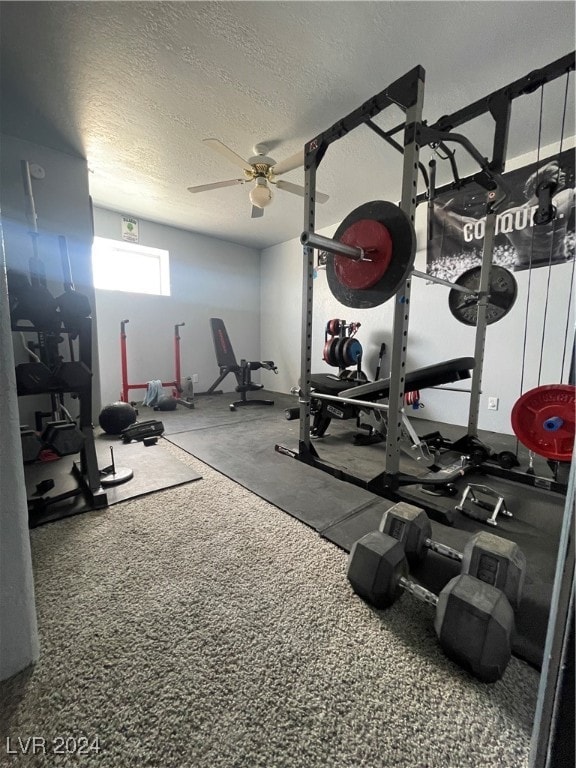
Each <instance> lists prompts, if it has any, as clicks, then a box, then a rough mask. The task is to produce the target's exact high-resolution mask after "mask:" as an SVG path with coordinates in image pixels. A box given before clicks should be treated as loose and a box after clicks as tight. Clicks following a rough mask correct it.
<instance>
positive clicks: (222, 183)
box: [188, 179, 246, 192]
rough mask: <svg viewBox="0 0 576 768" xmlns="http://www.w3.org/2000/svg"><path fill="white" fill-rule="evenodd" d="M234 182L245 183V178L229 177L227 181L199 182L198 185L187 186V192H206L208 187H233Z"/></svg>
mask: <svg viewBox="0 0 576 768" xmlns="http://www.w3.org/2000/svg"><path fill="white" fill-rule="evenodd" d="M236 184H246V179H229V180H228V181H215V182H214V183H213V184H200V186H198V187H188V192H207V191H208V190H209V189H220V188H221V187H233V186H235V185H236Z"/></svg>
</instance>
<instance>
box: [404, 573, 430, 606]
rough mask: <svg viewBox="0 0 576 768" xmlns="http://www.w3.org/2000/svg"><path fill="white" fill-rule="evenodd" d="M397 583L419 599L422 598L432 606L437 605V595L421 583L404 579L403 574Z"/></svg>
mask: <svg viewBox="0 0 576 768" xmlns="http://www.w3.org/2000/svg"><path fill="white" fill-rule="evenodd" d="M399 584H400V586H401V587H402V589H404V590H405V591H406V592H410V593H411V594H412V595H414V596H415V597H417V598H418V599H419V600H423V601H424V602H425V603H430V605H433V606H437V605H438V596H437V595H435V594H434V593H433V592H430V590H429V589H426V588H425V587H423V586H422V585H421V584H416V582H414V581H409V580H408V579H405V578H404V576H401V577H400V581H399Z"/></svg>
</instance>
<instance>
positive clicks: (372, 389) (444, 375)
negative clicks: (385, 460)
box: [310, 357, 475, 437]
mask: <svg viewBox="0 0 576 768" xmlns="http://www.w3.org/2000/svg"><path fill="white" fill-rule="evenodd" d="M474 365H475V363H474V358H473V357H457V358H454V359H452V360H446V361H445V362H443V363H437V364H435V365H428V366H425V367H424V368H417V369H416V370H414V371H411V372H410V373H407V374H406V377H405V380H404V392H414V391H416V390H420V389H426V388H427V387H437V386H440V385H442V384H450V383H451V382H454V381H461V380H462V379H469V378H470V375H471V374H470V371H471V370H472V369H473V368H474ZM310 384H311V388H312V390H313V391H312V393H311V397H312V399H314V392H317V393H318V394H325V395H335V396H337V397H340V398H343V402H342V404H341V405H340V403H337V402H335V401H329V400H328V401H327V400H320V399H317V400H316V404H317V405H316V404H315V407H314V420H313V424H312V430H311V433H312V436H313V437H323V436H324V434H325V433H326V429H327V428H328V425H329V424H330V422H331V420H332V418H338V419H350V418H357V417H358V415H359V412H360V410H362V409H363V408H365V406H360V405H355V404H353V403H349V402H346V400H362V401H364V402H367V401H370V402H374V403H376V402H378V401H379V400H385V399H387V398H388V397H389V395H390V379H389V378H387V379H377V380H376V381H370V382H367V383H365V384H360V385H357V384H356V383H355V382H354V381H342V380H340V379H338V378H337V377H336V376H333V375H331V374H322V373H320V374H312V377H311V382H310ZM344 398H345V399H344Z"/></svg>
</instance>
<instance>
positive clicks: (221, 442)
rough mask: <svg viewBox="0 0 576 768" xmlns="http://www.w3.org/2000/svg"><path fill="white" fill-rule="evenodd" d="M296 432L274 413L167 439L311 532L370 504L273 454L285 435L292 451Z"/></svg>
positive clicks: (351, 489)
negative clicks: (287, 432) (273, 417)
mask: <svg viewBox="0 0 576 768" xmlns="http://www.w3.org/2000/svg"><path fill="white" fill-rule="evenodd" d="M281 419H282V420H281ZM294 425H296V426H294ZM297 429H298V422H297V421H296V422H286V420H285V419H283V417H282V416H279V415H278V413H276V420H266V419H260V420H258V422H255V421H254V420H250V421H247V422H244V421H237V422H236V423H235V424H230V423H228V424H225V425H220V426H215V427H213V428H211V429H196V430H194V431H192V432H180V433H178V434H169V435H168V436H167V438H166V439H168V440H169V441H170V442H171V443H173V444H174V445H177V446H179V447H180V448H182V449H183V450H185V451H187V452H188V453H191V454H193V455H194V456H196V457H197V458H198V459H200V460H201V461H205V462H206V463H207V464H209V465H210V466H211V467H214V468H215V469H217V470H218V471H219V472H222V474H224V475H226V476H227V477H230V478H231V479H232V480H235V481H236V482H237V483H239V484H240V485H243V486H244V487H245V488H248V489H249V490H251V491H252V492H253V493H256V494H258V496H261V497H262V498H263V499H266V500H267V501H270V502H271V503H272V504H275V505H276V506H277V507H280V509H281V510H283V511H284V512H287V513H288V514H290V515H292V516H293V517H296V518H297V519H298V520H300V521H301V522H303V523H306V524H307V525H309V526H310V527H312V528H314V530H316V531H321V530H323V529H324V528H326V527H327V526H329V525H333V524H335V523H337V522H338V521H339V520H342V519H345V518H347V517H348V516H349V515H351V514H353V513H354V512H356V511H358V510H359V509H361V508H364V506H365V505H367V504H370V503H373V502H374V500H375V499H376V498H377V497H375V496H374V494H372V493H369V492H368V491H364V490H362V489H361V488H356V487H355V486H352V485H350V484H349V483H342V482H340V481H339V480H337V479H336V478H334V477H331V476H330V475H327V474H326V473H325V472H319V471H318V470H317V469H315V468H313V467H310V466H308V465H307V464H304V463H302V462H300V461H296V460H294V459H290V458H288V457H286V456H282V455H280V454H279V453H277V452H276V451H275V450H274V445H275V443H276V442H277V440H278V438H279V437H280V436H282V432H286V431H288V430H290V431H291V433H292V434H291V436H289V437H290V439H289V441H288V442H286V441H285V444H287V445H288V443H291V444H292V446H293V447H294V448H295V447H297V440H296V439H295V432H296V430H297ZM284 436H286V435H284ZM378 501H384V503H388V502H386V501H385V500H383V499H378ZM390 503H391V502H390Z"/></svg>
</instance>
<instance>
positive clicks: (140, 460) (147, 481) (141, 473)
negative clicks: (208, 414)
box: [25, 434, 201, 528]
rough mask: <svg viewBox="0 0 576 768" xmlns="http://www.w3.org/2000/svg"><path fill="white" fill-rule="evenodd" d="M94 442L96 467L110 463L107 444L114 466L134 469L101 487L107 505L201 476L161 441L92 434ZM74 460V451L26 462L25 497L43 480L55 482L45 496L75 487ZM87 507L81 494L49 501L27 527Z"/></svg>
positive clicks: (33, 496)
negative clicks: (118, 482)
mask: <svg viewBox="0 0 576 768" xmlns="http://www.w3.org/2000/svg"><path fill="white" fill-rule="evenodd" d="M94 445H95V448H96V456H97V459H98V467H99V469H100V470H102V469H105V468H106V467H108V466H109V465H110V464H111V454H110V447H112V448H113V451H114V463H115V465H116V467H117V468H119V467H128V468H129V469H132V470H133V472H134V476H133V478H132V479H131V480H128V482H126V483H122V484H121V485H115V486H108V487H107V488H106V489H105V492H106V496H107V499H108V506H110V505H112V504H117V503H118V502H120V501H126V500H127V499H132V498H135V497H136V496H143V495H144V494H147V493H153V492H154V491H160V490H163V489H164V488H170V487H172V486H175V485H182V484H184V483H190V482H193V481H195V480H200V479H201V475H199V474H198V473H197V472H194V470H192V469H190V467H188V466H186V464H183V463H182V462H181V461H178V459H176V458H175V457H174V456H173V455H172V454H171V453H169V452H168V451H167V450H166V449H165V448H162V442H161V441H159V442H158V444H156V445H153V446H150V447H146V446H145V445H144V444H143V443H142V442H133V443H128V444H124V443H123V442H122V440H121V439H120V438H118V437H111V436H110V435H105V434H96V435H95V439H94ZM75 461H78V456H77V455H75V456H64V457H63V458H61V459H58V460H57V461H50V462H38V463H36V464H31V465H27V466H26V467H25V478H26V491H27V496H28V498H29V499H33V498H35V495H36V494H35V491H36V487H37V485H38V483H41V482H42V481H45V480H54V483H55V485H54V488H53V489H52V490H49V491H47V492H46V494H45V496H47V497H52V498H53V497H55V496H60V495H62V494H64V493H66V492H67V491H72V490H74V489H75V488H77V487H78V484H77V482H76V480H75V478H74V476H73V475H72V474H71V470H72V465H73V463H74V462H75ZM90 511H91V508H90V506H89V505H88V504H87V503H86V500H85V498H84V497H83V496H81V495H79V496H76V497H72V498H71V499H68V500H62V501H61V502H57V503H54V504H49V505H47V506H46V508H45V511H42V512H37V513H32V514H31V515H30V527H31V528H35V527H37V526H38V525H43V524H44V523H50V522H53V521H55V520H60V519H62V518H63V517H70V516H72V515H76V514H80V513H81V512H90ZM104 511H105V510H104Z"/></svg>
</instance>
